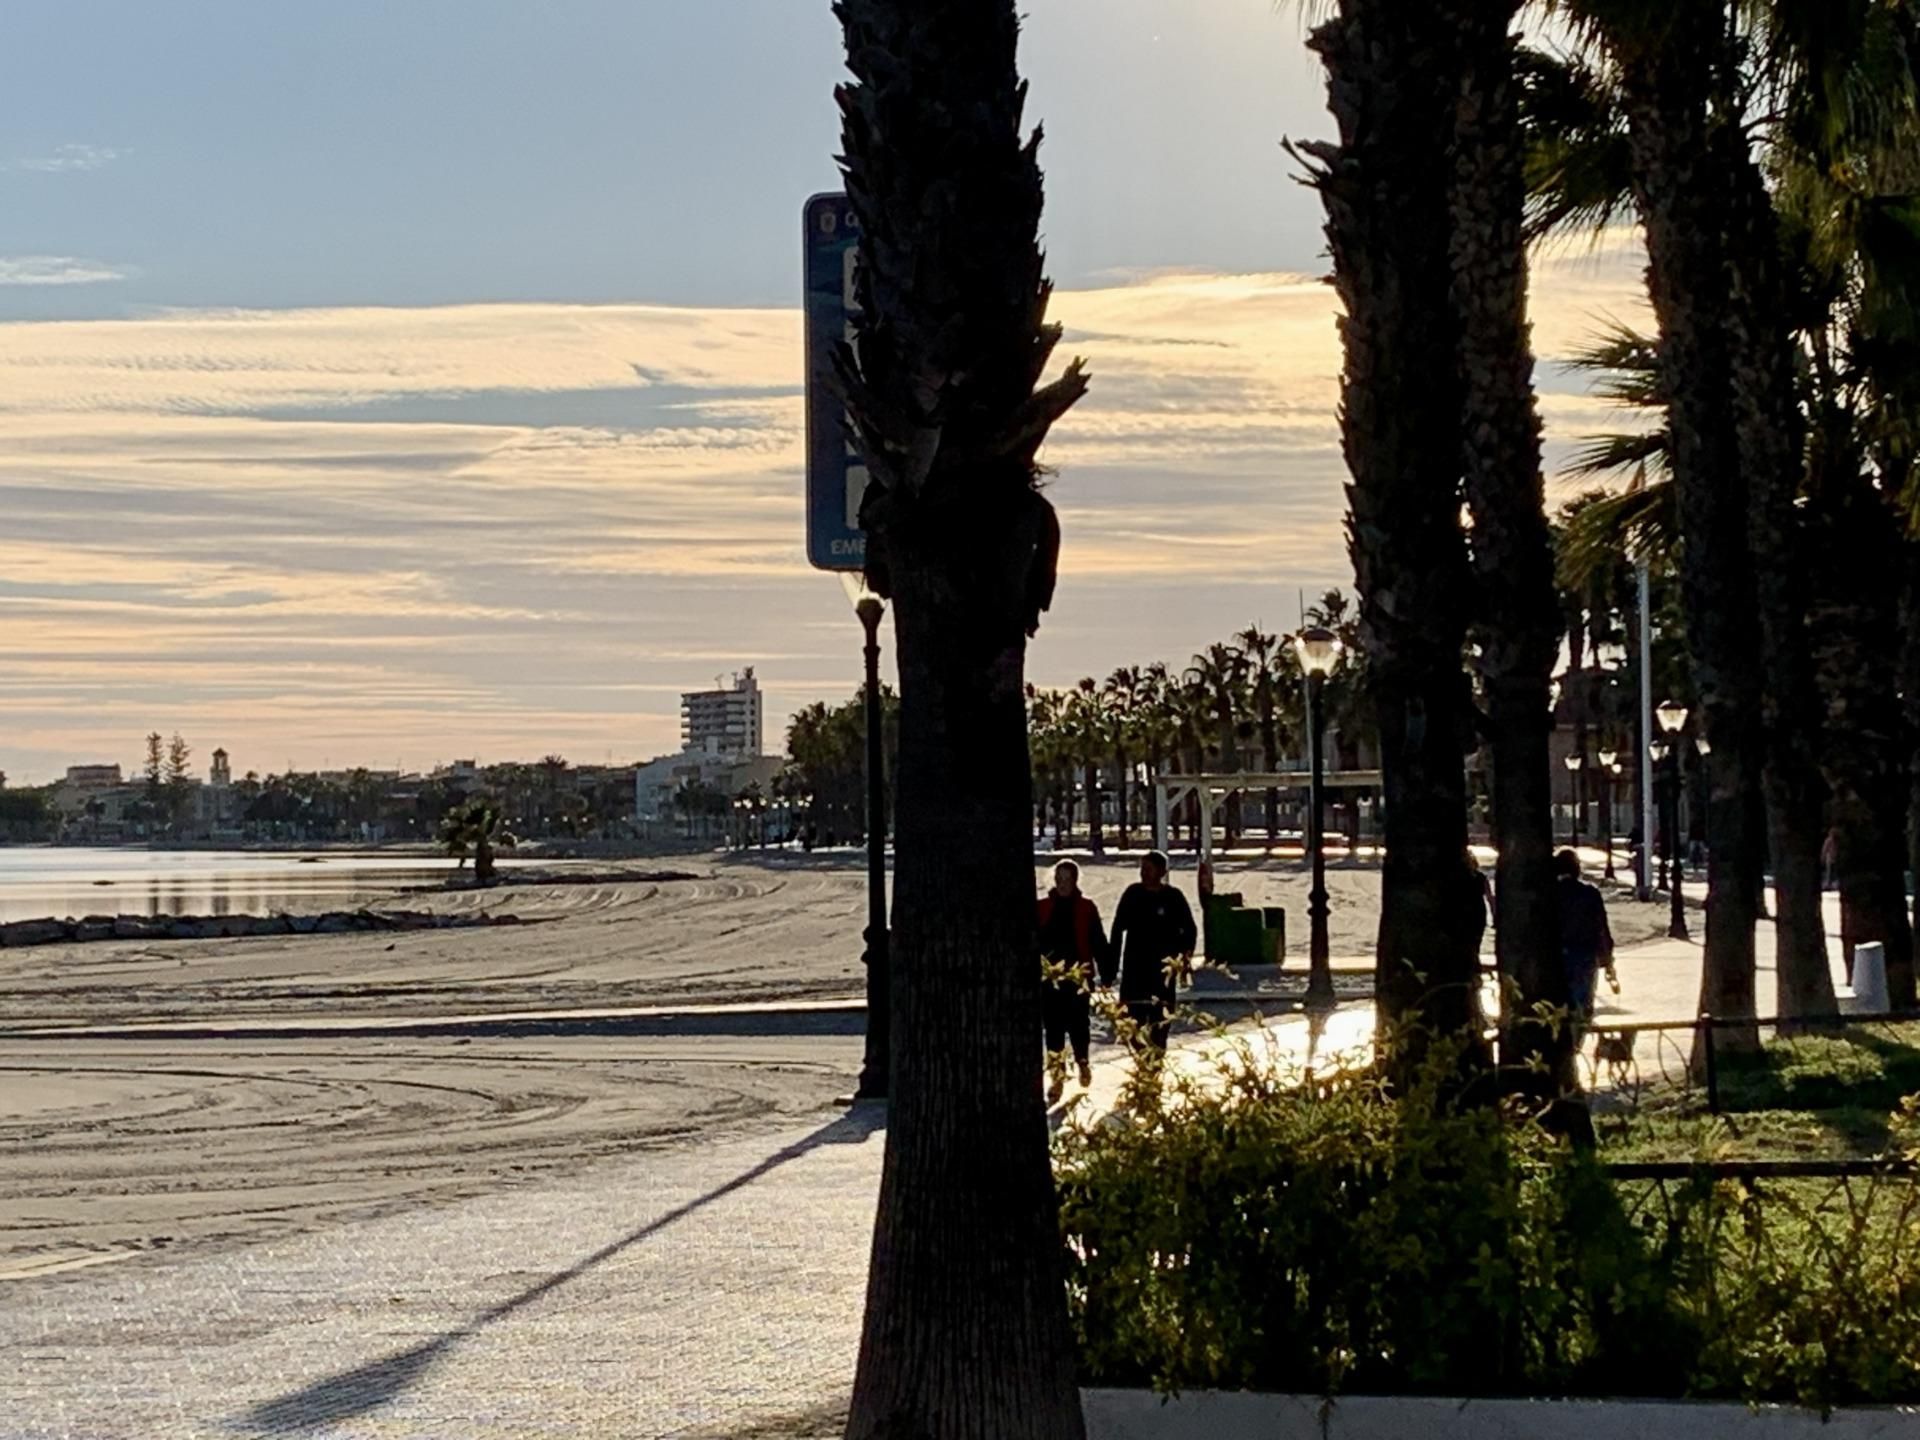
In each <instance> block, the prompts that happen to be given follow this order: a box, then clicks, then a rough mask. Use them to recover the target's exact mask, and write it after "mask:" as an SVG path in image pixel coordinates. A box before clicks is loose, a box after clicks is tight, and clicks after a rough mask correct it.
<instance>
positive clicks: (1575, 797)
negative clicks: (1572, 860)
mask: <svg viewBox="0 0 1920 1440" xmlns="http://www.w3.org/2000/svg"><path fill="white" fill-rule="evenodd" d="M1586 763H1587V757H1586V756H1584V755H1582V754H1581V753H1580V752H1579V751H1578V750H1576V751H1574V752H1573V753H1572V754H1571V755H1569V756H1567V760H1566V765H1567V810H1568V813H1569V814H1570V815H1571V817H1572V825H1573V848H1574V849H1576V850H1578V849H1579V848H1580V767H1581V766H1583V765H1585V764H1586Z"/></svg>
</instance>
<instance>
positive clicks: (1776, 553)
mask: <svg viewBox="0 0 1920 1440" xmlns="http://www.w3.org/2000/svg"><path fill="white" fill-rule="evenodd" d="M1715 139H1716V146H1717V153H1718V155H1719V156H1720V163H1721V165H1722V166H1724V168H1725V170H1726V174H1727V177H1728V189H1729V191H1730V192H1731V195H1732V203H1731V204H1730V205H1729V206H1728V207H1727V210H1726V216H1727V227H1726V230H1727V260H1728V265H1727V271H1728V275H1729V279H1730V292H1731V300H1732V303H1731V304H1730V305H1729V306H1728V308H1727V312H1726V315H1727V332H1728V352H1729V360H1730V365H1729V369H1730V373H1731V375H1732V380H1733V401H1734V418H1735V422H1736V424H1735V435H1736V436H1737V439H1738V447H1739V457H1740V466H1741V469H1742V470H1743V471H1744V472H1745V475H1746V479H1747V487H1748V493H1749V497H1750V498H1749V503H1748V506H1747V542H1748V546H1749V548H1750V550H1751V552H1752V556H1753V576H1754V585H1755V592H1756V595H1757V598H1758V602H1759V603H1758V605H1757V607H1756V608H1757V611H1758V614H1759V619H1760V648H1761V660H1762V664H1763V666H1764V669H1765V674H1766V684H1765V685H1764V686H1762V687H1761V699H1762V709H1761V716H1762V718H1763V721H1764V723H1765V727H1766V768H1765V771H1764V773H1763V784H1764V788H1765V793H1766V800H1767V814H1768V820H1769V827H1770V831H1771V838H1772V847H1771V848H1772V854H1773V863H1774V882H1773V885H1774V932H1775V938H1776V942H1777V943H1776V951H1777V959H1776V962H1775V963H1776V967H1777V974H1778V980H1779V1008H1780V1013H1781V1014H1782V1015H1791V1016H1822V1015H1832V1014H1834V1013H1835V1011H1836V1009H1837V1006H1836V1004H1835V1001H1834V994H1833V975H1832V972H1831V970H1830V969H1829V968H1828V965H1827V936H1826V926H1825V924H1824V922H1823V920H1822V918H1821V914H1820V846H1821V838H1822V835H1823V834H1824V826H1823V825H1822V822H1821V816H1822V814H1823V812H1824V809H1825V803H1826V786H1825V784H1824V782H1823V781H1822V778H1821V773H1820V764H1819V761H1818V760H1817V758H1816V755H1815V747H1814V745H1812V744H1811V743H1809V742H1810V741H1811V740H1812V739H1813V737H1815V736H1816V735H1817V734H1818V733H1819V728H1820V720H1819V715H1820V700H1819V695H1818V693H1817V691H1816V688H1815V684H1814V674H1813V660H1812V656H1811V653H1810V651H1809V648H1808V635H1807V623H1806V616H1807V605H1808V598H1809V597H1808V594H1807V561H1806V553H1807V547H1806V546H1805V544H1804V543H1802V537H1801V535H1800V525H1799V522H1798V520H1797V518H1796V512H1795V506H1794V501H1795V498H1796V497H1797V496H1798V494H1799V491H1800V480H1801V475H1802V471H1803V468H1804V466H1803V460H1802V452H1803V448H1804V447H1803V437H1802V435H1801V427H1800V423H1799V416H1800V404H1799V394H1798V386H1797V385H1796V382H1795V376H1794V363H1795V361H1794V357H1795V344H1794V338H1793V334H1792V331H1791V330H1790V329H1789V325H1790V319H1789V317H1790V315H1791V313H1792V311H1791V306H1790V304H1789V302H1790V300H1791V298H1792V297H1791V295H1790V293H1789V287H1788V286H1787V284H1786V283H1785V279H1784V277H1783V276H1782V274H1781V266H1780V258H1779V257H1780V253H1781V245H1780V237H1779V235H1778V233H1777V229H1778V227H1777V223H1776V220H1775V216H1774V209H1773V202H1772V199H1771V198H1770V197H1769V195H1768V194H1767V189H1766V184H1765V182H1764V181H1763V179H1762V178H1761V176H1760V173H1759V171H1758V170H1757V169H1756V168H1755V166H1754V162H1753V158H1752V153H1751V149H1750V146H1749V144H1748V140H1747V136H1746V132H1745V130H1744V129H1743V128H1742V127H1741V126H1740V124H1739V123H1738V117H1737V116H1733V117H1726V116H1723V117H1721V119H1720V120H1719V122H1718V125H1717V129H1716V132H1715Z"/></svg>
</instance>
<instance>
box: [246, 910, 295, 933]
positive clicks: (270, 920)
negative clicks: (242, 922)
mask: <svg viewBox="0 0 1920 1440" xmlns="http://www.w3.org/2000/svg"><path fill="white" fill-rule="evenodd" d="M292 931H293V923H292V921H290V920H289V919H288V917H287V916H285V915H255V916H253V917H252V920H251V923H250V924H249V925H248V926H247V933H248V934H249V935H287V934H291V933H292Z"/></svg>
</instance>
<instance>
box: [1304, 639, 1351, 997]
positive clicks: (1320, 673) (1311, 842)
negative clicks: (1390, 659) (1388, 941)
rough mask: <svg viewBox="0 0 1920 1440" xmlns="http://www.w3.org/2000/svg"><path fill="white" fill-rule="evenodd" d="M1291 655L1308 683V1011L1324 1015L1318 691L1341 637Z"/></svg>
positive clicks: (1327, 985)
mask: <svg viewBox="0 0 1920 1440" xmlns="http://www.w3.org/2000/svg"><path fill="white" fill-rule="evenodd" d="M1293 650H1294V654H1295V656H1297V657H1298V659H1299V661H1300V670H1301V672H1302V673H1303V674H1304V675H1305V676H1306V677H1307V768H1308V773H1309V788H1308V791H1307V853H1308V854H1309V855H1310V856H1311V857H1312V859H1313V888H1312V889H1311V890H1309V891H1308V892H1307V932H1308V933H1307V966H1308V970H1307V1006H1308V1008H1309V1009H1326V1008H1329V1007H1331V1006H1332V1005H1333V1003H1334V995H1333V967H1332V965H1331V963H1330V958H1329V954H1328V950H1329V946H1328V942H1327V854H1326V836H1325V834H1324V833H1323V831H1322V829H1321V824H1320V798H1321V795H1320V792H1321V789H1322V787H1323V775H1322V764H1323V762H1322V758H1321V754H1320V724H1321V709H1322V706H1321V703H1320V701H1321V696H1320V690H1321V686H1322V684H1323V683H1324V682H1325V680H1326V678H1327V676H1329V675H1331V674H1332V673H1333V667H1334V666H1336V665H1338V664H1339V663H1340V651H1341V644H1340V637H1339V636H1338V635H1336V634H1334V633H1333V632H1332V631H1331V630H1327V629H1323V628H1322V627H1320V626H1317V625H1316V626H1314V627H1312V628H1311V629H1307V630H1302V631H1301V632H1300V633H1299V634H1298V635H1296V636H1294V637H1293Z"/></svg>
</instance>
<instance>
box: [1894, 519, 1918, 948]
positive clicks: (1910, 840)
mask: <svg viewBox="0 0 1920 1440" xmlns="http://www.w3.org/2000/svg"><path fill="white" fill-rule="evenodd" d="M1899 655H1900V696H1901V700H1902V705H1903V709H1904V711H1905V715H1904V719H1905V721H1906V741H1907V747H1908V753H1907V787H1906V789H1907V869H1908V871H1909V872H1910V873H1912V874H1913V875H1914V876H1916V877H1920V540H1915V539H1913V538H1912V537H1910V536H1909V537H1908V538H1907V539H1905V540H1904V541H1903V542H1902V543H1901V546H1900V650H1899ZM1909 918H1910V920H1911V921H1912V930H1913V933H1914V934H1915V935H1917V936H1920V885H1916V886H1915V888H1914V895H1913V909H1912V911H1911V913H1910V915H1909Z"/></svg>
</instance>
